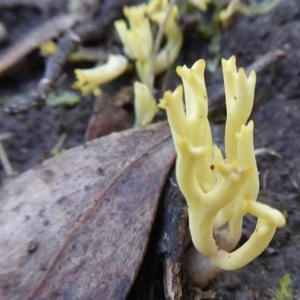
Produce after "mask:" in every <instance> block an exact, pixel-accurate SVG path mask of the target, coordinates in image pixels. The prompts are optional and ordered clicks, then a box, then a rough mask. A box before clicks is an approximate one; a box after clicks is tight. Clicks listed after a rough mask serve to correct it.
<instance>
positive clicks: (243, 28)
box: [1, 1, 299, 299]
mask: <svg viewBox="0 0 300 300" xmlns="http://www.w3.org/2000/svg"><path fill="white" fill-rule="evenodd" d="M27 9H28V8H27ZM1 13H2V12H1ZM35 13H36V12H35ZM297 20H299V8H298V6H297V1H284V3H281V4H280V5H279V6H278V7H277V8H276V9H274V11H272V12H271V13H269V14H268V15H266V16H261V17H257V18H251V19H247V18H245V17H243V16H236V17H235V18H234V19H233V20H232V22H231V24H230V26H229V27H228V28H227V29H226V30H223V32H222V48H221V56H222V57H229V56H231V55H232V54H236V55H237V57H238V62H239V64H240V65H241V66H248V65H250V64H251V63H253V61H255V60H256V59H258V57H259V56H261V55H265V54H266V53H267V52H268V51H270V50H271V51H272V49H274V48H277V49H281V50H283V51H284V52H285V55H286V58H285V59H284V60H282V61H279V62H278V61H276V63H273V64H271V65H270V66H268V68H266V69H264V70H263V72H262V73H261V74H260V75H259V76H258V79H259V82H258V87H257V92H256V101H257V99H259V101H257V105H256V108H255V111H254V114H253V117H254V120H255V122H256V123H255V125H256V144H255V146H256V147H257V148H259V147H266V146H267V147H270V148H272V149H274V150H275V151H276V152H277V153H279V154H280V155H282V157H283V158H282V159H278V158H276V157H271V156H263V157H260V158H258V159H259V170H260V173H261V181H263V180H264V181H265V182H266V189H265V191H264V193H267V194H268V197H266V198H265V200H264V201H272V204H273V205H274V206H275V207H277V208H279V209H281V210H286V211H287V214H288V225H287V227H286V228H285V229H284V230H282V231H281V232H278V233H277V234H276V236H275V239H274V241H273V242H272V244H271V247H270V248H269V249H268V250H267V251H266V252H265V253H264V254H263V255H262V256H261V257H260V258H259V259H258V260H256V261H255V262H253V263H252V264H250V265H249V266H247V267H246V268H244V269H242V270H239V271H236V272H232V273H223V274H222V275H221V276H220V277H219V279H218V280H217V281H216V282H214V283H212V284H211V286H209V287H208V291H213V292H214V293H215V296H211V297H212V298H213V297H216V298H217V299H218V298H221V299H242V297H246V296H247V297H252V298H257V299H273V297H274V291H275V289H276V288H277V287H278V286H279V280H280V278H282V277H283V275H284V274H285V273H289V274H291V278H292V282H293V284H292V287H293V291H294V297H295V298H296V299H297V295H298V293H299V291H298V287H297V278H298V277H297V276H299V274H298V269H297V267H296V266H297V259H298V257H297V253H298V251H299V250H298V246H297V245H298V244H297V242H298V235H299V232H298V231H297V230H299V229H298V228H297V227H299V226H297V219H298V218H299V216H298V213H297V211H298V210H297V208H298V205H299V204H298V203H299V202H298V201H299V194H298V181H299V175H298V173H299V169H298V168H299V167H298V166H299V161H298V160H299V159H298V158H297V153H298V152H297V151H298V145H297V139H298V138H297V137H298V134H299V127H298V126H297V118H298V116H299V106H298V102H297V99H298V98H299V93H298V91H297V87H298V85H299V75H298V72H299V71H298V70H299V56H298V54H297V53H298V52H297V49H299V39H298V36H297V32H299V31H298V29H299V21H297ZM258 28H259V30H258ZM249 36H251V39H249ZM206 46H207V44H206V41H203V40H201V37H200V36H199V35H197V34H196V33H195V32H194V31H192V30H188V31H187V32H185V44H184V48H183V51H182V54H181V56H180V58H179V60H178V63H179V64H182V63H187V64H188V65H189V64H191V63H193V62H194V61H195V60H196V59H198V58H199V57H204V58H205V57H207V51H206ZM25 66H26V65H25ZM24 70H25V71H26V72H28V74H30V73H33V71H30V68H27V69H26V68H25V69H24ZM33 70H34V71H35V72H34V74H33V75H32V77H30V76H28V81H27V80H26V82H24V78H19V79H18V72H15V73H14V76H11V77H9V75H6V76H4V77H3V82H4V83H5V84H3V88H1V93H3V95H12V94H13V92H15V89H12V87H11V86H12V84H11V83H10V82H11V81H12V79H13V83H14V85H16V83H17V89H18V90H19V91H22V92H24V88H27V89H28V88H30V87H31V88H34V86H36V84H37V81H38V80H39V79H40V78H41V76H42V67H41V66H35V69H33ZM170 78H171V80H170V82H169V86H170V88H173V87H174V86H175V85H176V84H177V82H176V81H175V82H174V81H172V79H173V78H174V76H173V75H172V74H171V75H170ZM121 80H124V81H126V79H121ZM162 80H163V77H162ZM175 80H178V79H175ZM207 80H208V82H209V92H210V93H209V95H210V96H211V97H213V96H214V95H215V94H216V93H217V92H219V90H220V87H221V85H222V80H221V76H220V72H219V71H218V72H217V73H216V74H214V75H209V74H208V78H207ZM124 81H123V82H124ZM159 82H160V79H158V83H159ZM116 84H117V83H116ZM119 84H120V83H119ZM1 85H2V84H1ZM109 88H110V90H111V91H112V90H115V88H111V87H107V91H109ZM91 106H92V103H91V102H85V103H80V105H79V107H76V108H74V109H72V110H70V109H68V110H66V109H63V108H54V109H53V108H52V109H51V110H50V109H49V108H45V109H44V110H43V111H42V112H34V111H30V112H29V113H28V114H27V115H25V116H18V117H17V118H14V119H12V118H11V117H10V118H9V117H8V116H6V115H4V114H3V117H2V115H1V122H2V123H3V124H4V125H3V126H2V127H1V128H3V129H4V130H3V131H11V132H13V133H14V134H15V136H16V138H15V139H10V140H9V141H8V143H5V146H6V148H7V149H8V151H7V152H8V154H9V156H10V158H11V160H12V163H13V165H14V166H15V167H16V168H17V169H19V170H24V169H28V168H29V167H30V166H33V165H35V164H36V162H37V161H41V160H43V159H44V158H45V157H47V156H48V153H49V149H52V147H53V146H54V145H55V144H56V143H57V140H58V139H59V137H60V135H61V134H62V133H63V132H67V133H68V138H67V140H66V143H65V147H66V148H69V147H72V146H74V145H76V144H80V143H82V141H83V136H84V131H85V128H86V124H87V121H88V118H89V115H90V113H91ZM89 107H90V108H89ZM80 119H82V122H78V120H80ZM217 119H218V120H220V119H221V120H222V113H219V117H218V118H217ZM4 121H5V122H4ZM80 123H81V124H80ZM24 124H26V126H24ZM218 130H220V129H218ZM25 136H26V139H25V138H24V137H25ZM31 149H33V150H34V151H30V150H31ZM47 152H48V153H47ZM12 158H13V159H12ZM24 162H25V163H24ZM248 223H249V224H247V226H245V231H244V235H245V237H246V236H247V234H248V233H249V232H251V230H249V228H251V224H252V220H250V219H249V221H248ZM154 278H155V276H154ZM245 282H246V284H245ZM152 290H153V287H152ZM157 292H158V291H154V293H157ZM196 294H197V292H196Z"/></svg>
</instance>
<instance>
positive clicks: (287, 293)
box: [276, 274, 293, 300]
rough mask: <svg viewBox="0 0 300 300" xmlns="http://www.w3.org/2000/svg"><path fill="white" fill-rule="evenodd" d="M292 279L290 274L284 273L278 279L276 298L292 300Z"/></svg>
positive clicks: (277, 299)
mask: <svg viewBox="0 0 300 300" xmlns="http://www.w3.org/2000/svg"><path fill="white" fill-rule="evenodd" d="M291 285H292V279H291V275H290V274H285V275H284V276H283V277H282V278H281V279H280V280H279V287H278V288H277V290H276V300H292V299H293V296H292V287H291Z"/></svg>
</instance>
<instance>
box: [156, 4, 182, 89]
mask: <svg viewBox="0 0 300 300" xmlns="http://www.w3.org/2000/svg"><path fill="white" fill-rule="evenodd" d="M175 3H176V0H171V1H170V3H169V6H168V8H167V10H166V17H165V19H164V21H163V22H162V23H161V24H160V26H159V28H158V31H157V34H156V38H155V41H154V47H153V52H152V57H151V62H152V65H151V72H150V87H151V93H152V94H153V86H154V78H155V74H154V71H155V59H156V55H157V53H158V52H159V48H160V44H161V41H162V39H163V36H164V30H165V27H166V24H167V21H168V19H169V16H170V13H171V11H172V8H173V6H174V5H175Z"/></svg>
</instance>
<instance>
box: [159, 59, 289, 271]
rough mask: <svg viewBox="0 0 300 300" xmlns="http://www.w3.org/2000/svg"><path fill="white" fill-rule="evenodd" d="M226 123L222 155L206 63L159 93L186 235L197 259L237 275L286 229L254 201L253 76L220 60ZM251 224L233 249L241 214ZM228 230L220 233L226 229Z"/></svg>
mask: <svg viewBox="0 0 300 300" xmlns="http://www.w3.org/2000/svg"><path fill="white" fill-rule="evenodd" d="M222 65H223V75H224V84H225V93H226V107H227V122H226V129H225V153H226V159H224V158H223V156H222V153H221V150H220V149H219V148H218V147H217V146H216V145H215V146H213V143H212V136H211V130H210V126H209V123H208V120H207V115H208V100H207V93H206V87H205V80H204V69H205V61H204V60H199V61H197V62H196V63H195V64H194V65H193V66H192V68H191V69H189V68H187V67H186V66H184V67H178V68H177V73H178V74H179V75H180V77H181V78H182V81H183V86H184V96H185V109H184V105H183V87H182V86H179V87H178V88H177V89H176V90H175V91H174V92H173V93H171V92H170V91H168V92H166V93H165V94H164V97H163V99H162V100H161V102H160V107H161V108H164V109H166V111H167V116H168V121H169V124H170V127H171V131H172V136H173V140H174V144H175V147H176V150H177V155H178V157H177V162H176V176H177V181H178V184H179V187H180V190H181V191H182V193H183V195H184V196H185V198H186V200H187V203H188V213H189V223H190V231H191V236H192V240H193V243H194V245H195V247H196V248H197V249H198V251H199V252H201V253H202V254H204V255H205V256H207V257H208V258H210V260H211V261H212V262H213V263H214V264H215V265H216V266H218V267H220V268H221V269H226V270H235V269H238V268H241V267H243V266H245V265H246V264H248V263H249V262H251V261H252V260H253V259H255V258H256V257H257V256H258V255H259V254H260V253H261V252H262V251H263V250H264V249H265V248H266V247H267V246H268V244H269V242H270V241H271V239H272V237H273V235H274V233H275V230H276V228H277V227H282V226H284V225H285V218H284V216H283V214H282V213H281V212H280V211H278V210H276V209H273V208H271V207H269V206H267V205H265V204H262V203H258V202H256V198H257V194H258V191H259V181H258V171H257V167H256V160H255V154H254V145H253V128H254V124H253V122H252V121H250V122H249V123H248V124H246V123H247V120H248V118H249V116H250V113H251V110H252V107H253V100H254V89H255V82H256V76H255V72H254V71H252V72H251V73H250V75H249V76H246V74H245V72H244V70H243V69H239V70H238V71H237V70H236V64H235V57H232V58H230V59H229V60H224V59H223V60H222ZM247 213H248V214H251V215H253V216H254V217H256V218H257V219H258V220H257V225H256V228H255V231H254V232H253V234H252V236H251V237H250V239H249V240H248V241H247V242H246V243H245V244H244V245H242V246H241V247H240V248H238V249H237V250H235V251H233V252H231V251H232V250H233V249H234V247H235V246H236V245H237V243H238V241H239V239H240V236H241V232H242V231H241V230H242V220H243V217H244V215H245V214H247ZM224 226H225V229H223V228H224Z"/></svg>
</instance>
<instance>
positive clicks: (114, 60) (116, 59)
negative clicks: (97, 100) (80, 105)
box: [73, 55, 128, 95]
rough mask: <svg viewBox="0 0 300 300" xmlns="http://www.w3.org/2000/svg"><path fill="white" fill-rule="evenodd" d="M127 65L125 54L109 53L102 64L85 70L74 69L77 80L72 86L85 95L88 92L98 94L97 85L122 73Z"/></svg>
mask: <svg viewBox="0 0 300 300" xmlns="http://www.w3.org/2000/svg"><path fill="white" fill-rule="evenodd" d="M127 65H128V61H127V59H126V57H125V56H123V55H110V56H109V58H108V61H107V62H106V63H105V64H104V65H101V66H97V67H95V68H91V69H85V70H82V69H76V70H75V74H76V77H77V81H76V82H75V83H74V84H73V87H74V88H77V89H80V90H81V92H82V94H83V95H87V94H88V93H90V92H93V93H95V94H99V93H100V89H99V86H100V85H102V84H104V83H107V82H109V81H111V80H113V79H115V78H117V77H118V76H120V75H121V74H122V73H124V71H125V70H126V68H127Z"/></svg>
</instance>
